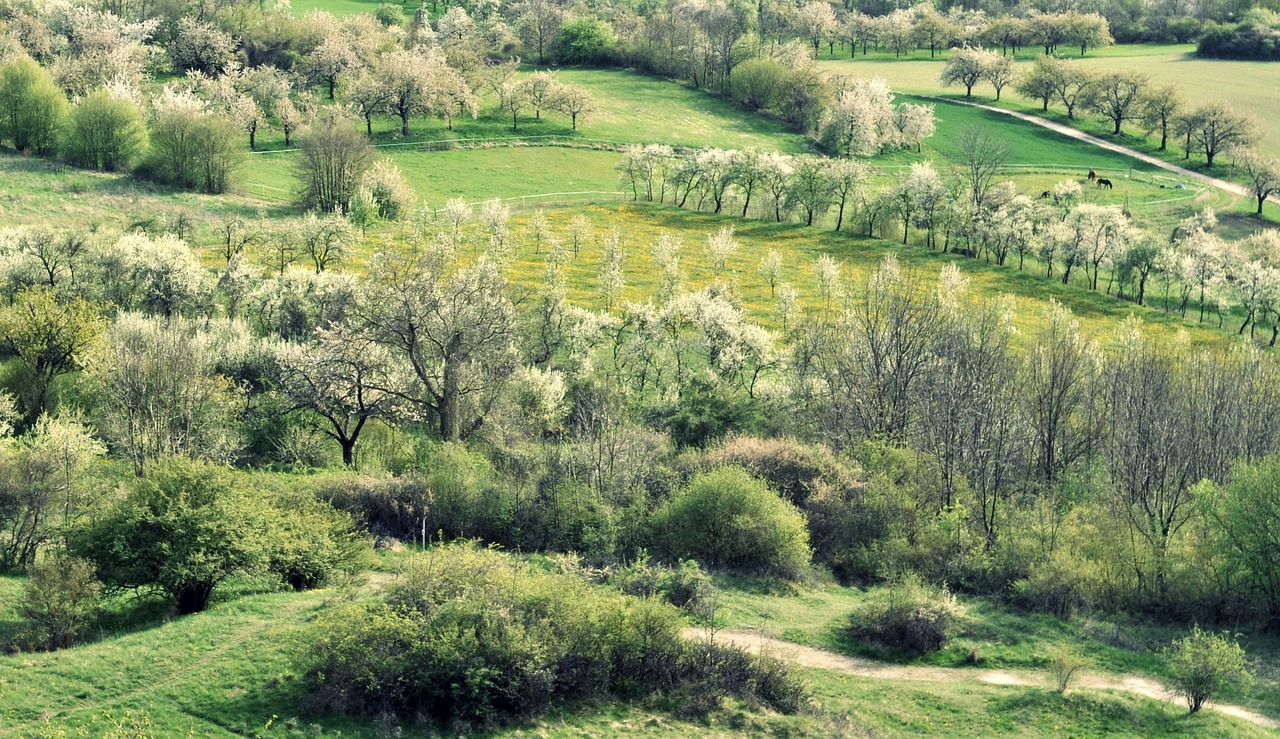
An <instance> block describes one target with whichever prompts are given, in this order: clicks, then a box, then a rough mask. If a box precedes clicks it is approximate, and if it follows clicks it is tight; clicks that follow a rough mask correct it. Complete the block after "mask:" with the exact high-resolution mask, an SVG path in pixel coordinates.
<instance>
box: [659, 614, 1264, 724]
mask: <svg viewBox="0 0 1280 739" xmlns="http://www.w3.org/2000/svg"><path fill="white" fill-rule="evenodd" d="M706 636H707V634H706V631H705V630H703V629H692V628H691V629H686V630H685V637H686V638H690V639H705V638H706ZM715 641H716V642H717V643H720V644H729V645H732V646H735V647H738V648H740V649H745V650H747V651H750V652H759V653H762V654H767V655H770V656H773V657H777V658H778V659H782V660H785V661H787V662H794V663H796V664H798V665H801V666H803V667H816V668H818V669H822V670H832V671H835V672H843V673H845V674H847V675H853V676H855V677H865V678H871V679H875V680H917V681H923V682H971V683H986V684H988V685H1013V686H1023V687H1035V688H1050V687H1052V678H1051V677H1050V676H1049V675H1048V674H1046V673H1037V672H1007V671H1003V670H978V669H972V668H966V667H916V666H909V665H895V664H889V663H887V662H877V661H875V660H870V659H864V658H861V657H847V656H845V655H842V654H835V653H834V652H827V651H823V650H821V649H814V648H813V647H806V646H803V645H800V644H793V643H791V642H785V641H781V640H779V639H774V638H772V637H769V636H765V635H764V634H761V633H758V632H749V631H717V632H716V633H715ZM1071 685H1072V687H1073V688H1077V689H1078V688H1090V689H1095V690H1117V691H1122V692H1125V693H1133V694H1135V695H1141V696H1145V697H1147V698H1152V699H1154V700H1158V701H1164V702H1167V703H1175V704H1178V705H1185V704H1183V703H1182V701H1181V700H1179V699H1177V698H1174V697H1173V696H1171V695H1170V694H1169V691H1168V690H1167V689H1166V688H1165V687H1164V686H1163V685H1161V684H1160V683H1158V682H1156V681H1154V680H1148V679H1147V678H1143V677H1137V676H1136V675H1107V674H1102V673H1085V674H1083V675H1080V676H1078V677H1076V678H1075V679H1074V680H1072V682H1071ZM1205 708H1208V709H1210V710H1214V711H1218V712H1219V713H1225V714H1227V715H1230V716H1235V717H1236V718H1238V719H1241V720H1243V721H1248V722H1249V723H1252V724H1257V725H1258V726H1262V727H1264V728H1267V729H1280V721H1276V720H1274V719H1270V718H1268V717H1266V716H1263V715H1261V714H1258V713H1254V712H1253V711H1249V710H1246V709H1244V708H1241V707H1239V706H1232V705H1228V704H1225V703H1208V704H1205Z"/></svg>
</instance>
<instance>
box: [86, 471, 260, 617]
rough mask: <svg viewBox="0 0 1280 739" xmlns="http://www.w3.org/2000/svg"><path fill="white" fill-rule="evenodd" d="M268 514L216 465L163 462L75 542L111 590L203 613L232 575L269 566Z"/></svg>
mask: <svg viewBox="0 0 1280 739" xmlns="http://www.w3.org/2000/svg"><path fill="white" fill-rule="evenodd" d="M263 518H264V517H263V515H262V512H261V511H260V510H259V509H258V508H257V507H255V506H254V505H253V503H252V501H251V499H250V498H249V496H248V495H247V494H246V493H245V492H244V491H242V490H239V489H237V488H236V486H234V485H233V484H232V481H231V478H230V475H229V474H228V473H227V472H226V471H225V470H222V469H220V468H218V467H216V466H214V465H211V464H204V463H196V462H190V461H185V460H179V459H171V460H168V461H166V462H161V463H158V464H156V465H155V466H154V467H153V468H151V469H150V471H149V476H148V477H146V478H144V479H140V480H138V481H137V482H136V483H135V484H134V486H133V488H132V489H131V490H130V491H129V493H128V495H127V497H126V498H125V499H124V500H123V501H122V502H121V503H120V504H119V505H117V506H116V507H115V508H114V509H113V510H110V511H108V512H107V513H106V514H105V515H103V516H102V517H101V518H98V519H96V520H94V521H93V522H92V523H90V524H89V525H87V526H86V527H84V528H82V529H81V530H79V531H78V532H75V533H74V534H73V535H72V536H71V540H70V549H71V552H72V554H74V555H75V556H78V557H82V558H84V559H86V560H89V561H90V562H92V563H93V564H94V565H95V566H96V567H97V571H98V576H99V578H100V579H101V580H102V582H103V584H105V585H106V586H107V587H109V588H124V589H155V590H158V591H160V592H162V593H164V594H165V595H167V596H168V597H169V599H170V600H172V602H173V604H174V606H175V607H176V608H177V611H178V613H180V614H187V613H196V612H198V611H202V610H204V608H205V607H206V606H207V605H208V603H209V597H210V596H211V595H212V594H213V589H214V588H215V587H217V585H218V584H219V583H221V582H222V581H223V580H225V579H226V578H228V577H230V576H231V575H233V574H235V573H238V572H244V571H247V570H252V569H254V568H256V567H257V566H259V565H260V564H262V562H263V558H264V554H265V547H264V542H263V541H262V530H263V528H264V526H263V523H264V521H263Z"/></svg>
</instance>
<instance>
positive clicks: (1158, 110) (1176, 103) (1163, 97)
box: [1139, 85, 1184, 151]
mask: <svg viewBox="0 0 1280 739" xmlns="http://www.w3.org/2000/svg"><path fill="white" fill-rule="evenodd" d="M1141 105H1142V107H1141V110H1140V112H1139V120H1140V121H1141V122H1142V125H1143V126H1144V127H1145V128H1146V130H1147V131H1148V132H1150V131H1155V130H1156V129H1159V130H1160V151H1164V150H1165V148H1166V147H1167V145H1168V143H1169V131H1170V129H1172V128H1175V127H1176V122H1177V119H1178V114H1179V112H1181V110H1182V108H1183V105H1184V104H1183V101H1182V97H1181V96H1180V95H1179V94H1178V88H1177V87H1175V86H1173V85H1162V86H1160V87H1155V88H1150V89H1148V90H1147V92H1146V95H1145V96H1144V97H1143V99H1142V103H1141Z"/></svg>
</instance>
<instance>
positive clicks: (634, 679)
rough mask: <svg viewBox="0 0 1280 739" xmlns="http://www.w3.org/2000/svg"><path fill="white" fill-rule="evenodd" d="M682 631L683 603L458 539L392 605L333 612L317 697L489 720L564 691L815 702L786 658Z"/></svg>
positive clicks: (350, 709)
mask: <svg viewBox="0 0 1280 739" xmlns="http://www.w3.org/2000/svg"><path fill="white" fill-rule="evenodd" d="M680 629H681V619H680V616H679V614H678V612H677V611H676V610H675V609H673V608H671V607H670V606H667V605H665V604H661V603H659V602H657V601H655V600H639V599H636V598H630V597H627V596H624V595H621V594H619V593H616V592H613V591H609V590H602V589H596V588H592V587H591V586H589V585H588V584H587V583H586V582H585V581H583V580H582V579H581V578H578V577H574V576H569V575H562V574H551V573H547V572H540V571H536V570H533V569H531V568H529V567H527V566H526V565H524V564H522V563H519V562H517V561H515V560H513V559H511V558H510V557H508V556H506V555H503V554H501V553H498V552H496V551H493V550H486V549H479V548H477V547H475V546H472V545H467V544H456V545H449V546H446V547H441V548H438V549H436V550H434V551H432V552H431V553H429V554H428V555H427V561H425V562H422V561H418V562H417V563H416V564H415V566H414V567H413V568H411V570H410V574H409V576H408V577H407V578H406V579H405V580H403V581H401V582H399V583H397V584H395V585H393V586H391V587H390V588H388V591H387V595H386V602H384V603H374V604H369V603H363V604H352V605H347V606H344V607H342V608H340V609H337V610H335V611H333V612H331V613H329V614H328V615H326V616H325V617H323V618H322V619H321V622H320V623H319V625H318V626H317V631H316V641H315V644H314V648H313V650H311V654H312V655H313V656H312V657H311V659H312V660H313V661H312V662H311V664H309V665H308V669H307V681H308V687H309V690H310V695H311V697H310V700H311V701H312V703H313V706H312V707H314V708H319V709H328V710H337V711H342V712H347V713H362V714H369V715H382V714H391V715H395V716H400V717H412V716H417V715H422V716H427V717H430V718H433V719H437V720H441V721H449V720H462V721H467V722H474V723H482V724H490V723H497V722H505V721H508V720H511V719H514V718H523V717H528V716H532V715H534V714H536V713H538V712H539V711H541V710H543V709H544V708H546V707H547V705H549V704H550V703H551V702H552V701H554V700H557V699H562V698H584V697H592V696H606V695H614V696H638V695H650V694H653V693H661V692H665V691H675V690H681V689H687V690H690V691H697V692H704V689H705V687H706V686H715V687H716V689H720V690H724V691H725V692H729V693H731V694H733V695H736V696H739V697H741V698H744V699H749V700H752V701H758V702H761V703H764V704H765V705H767V706H769V707H771V708H774V709H775V710H779V711H794V710H796V708H797V707H798V706H800V705H802V704H803V703H804V702H805V701H806V693H805V691H804V688H803V687H802V686H800V685H799V684H798V683H797V682H796V681H795V678H794V677H792V676H791V674H790V673H789V672H788V671H787V670H786V669H785V668H782V667H778V666H775V665H774V664H773V663H768V662H764V661H761V660H758V659H756V658H752V657H749V656H747V655H744V654H741V653H736V652H731V650H727V649H725V648H723V647H714V648H711V647H703V646H700V645H695V644H691V643H689V642H686V641H685V640H684V639H682V638H681V637H680ZM709 656H710V657H713V658H709Z"/></svg>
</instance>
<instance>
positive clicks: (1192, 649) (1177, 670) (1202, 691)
mask: <svg viewBox="0 0 1280 739" xmlns="http://www.w3.org/2000/svg"><path fill="white" fill-rule="evenodd" d="M1165 659H1166V661H1167V666H1168V669H1169V688H1170V690H1171V691H1172V692H1173V694H1174V695H1177V696H1179V697H1181V698H1184V699H1185V700H1186V701H1187V707H1188V708H1190V709H1191V713H1195V712H1196V711H1199V710H1200V709H1201V708H1202V707H1203V706H1204V704H1205V701H1207V700H1209V699H1210V698H1212V697H1213V696H1215V695H1217V694H1218V693H1220V692H1221V691H1222V689H1223V688H1225V687H1226V686H1227V685H1229V684H1231V683H1234V682H1239V681H1244V680H1247V679H1249V678H1250V676H1251V675H1250V672H1249V669H1248V667H1246V666H1245V657H1244V650H1243V649H1241V648H1240V644H1239V643H1238V642H1237V641H1236V640H1235V639H1232V638H1231V637H1230V636H1228V635H1227V634H1215V633H1213V632H1211V631H1201V630H1200V627H1199V626H1197V627H1195V628H1194V629H1193V630H1192V632H1191V633H1190V634H1188V635H1187V636H1184V637H1183V638H1181V639H1179V640H1177V641H1175V642H1174V643H1173V644H1172V645H1170V646H1169V647H1168V648H1167V649H1166V650H1165Z"/></svg>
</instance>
